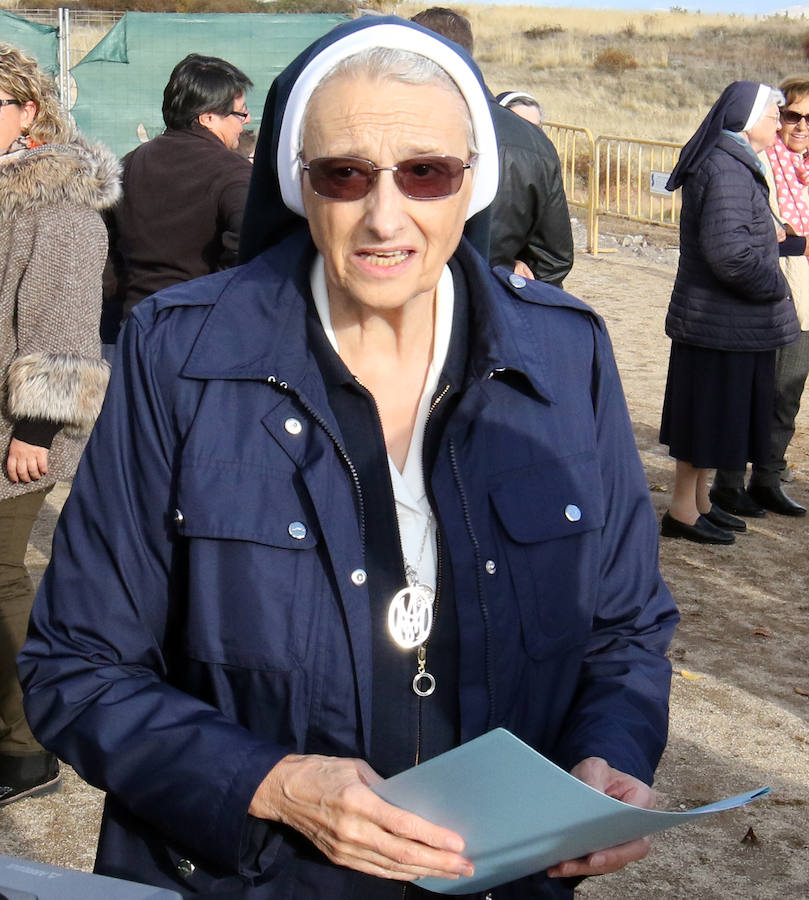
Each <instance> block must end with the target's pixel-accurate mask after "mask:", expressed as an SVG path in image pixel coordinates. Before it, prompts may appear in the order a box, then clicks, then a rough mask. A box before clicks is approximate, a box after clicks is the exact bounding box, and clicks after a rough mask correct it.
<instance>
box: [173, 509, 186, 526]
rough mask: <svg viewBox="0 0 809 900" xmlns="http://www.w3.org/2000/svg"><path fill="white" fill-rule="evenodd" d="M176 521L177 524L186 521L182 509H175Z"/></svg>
mask: <svg viewBox="0 0 809 900" xmlns="http://www.w3.org/2000/svg"><path fill="white" fill-rule="evenodd" d="M174 521H175V522H176V524H177V525H182V524H183V522H185V516H184V515H183V513H182V510H180V509H175V510H174Z"/></svg>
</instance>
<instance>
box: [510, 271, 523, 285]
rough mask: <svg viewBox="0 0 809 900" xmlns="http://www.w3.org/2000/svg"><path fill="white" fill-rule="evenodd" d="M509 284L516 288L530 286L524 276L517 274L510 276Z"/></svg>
mask: <svg viewBox="0 0 809 900" xmlns="http://www.w3.org/2000/svg"><path fill="white" fill-rule="evenodd" d="M508 283H509V284H510V285H511V286H512V287H515V288H524V287H525V286H526V284H528V282H527V281H526V280H525V279H524V278H523V277H522V275H517V274H516V273H515V272H512V273H511V275H509V276H508Z"/></svg>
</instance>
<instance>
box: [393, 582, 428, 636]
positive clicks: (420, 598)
mask: <svg viewBox="0 0 809 900" xmlns="http://www.w3.org/2000/svg"><path fill="white" fill-rule="evenodd" d="M434 600H435V592H434V591H433V589H432V588H431V587H429V586H428V585H426V584H420V583H416V584H409V585H408V586H407V587H404V588H402V589H401V590H400V591H397V592H396V593H395V594H394V595H393V599H392V600H391V601H390V606H389V607H388V631H389V632H390V636H391V637H392V638H393V640H394V641H395V642H396V643H397V644H398V645H399V646H400V647H401V648H402V649H403V650H412V649H413V647H418V646H419V645H420V644H423V643H424V642H425V641H426V640H427V638H428V637H429V636H430V630H431V629H432V627H433V601H434Z"/></svg>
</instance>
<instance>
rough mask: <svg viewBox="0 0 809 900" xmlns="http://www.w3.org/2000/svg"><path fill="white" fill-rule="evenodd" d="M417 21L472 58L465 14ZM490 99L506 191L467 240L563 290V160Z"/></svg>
mask: <svg viewBox="0 0 809 900" xmlns="http://www.w3.org/2000/svg"><path fill="white" fill-rule="evenodd" d="M413 21H414V22H417V23H418V24H419V25H421V26H422V27H424V28H429V29H430V30H431V31H434V32H436V34H440V35H443V36H444V37H445V38H448V39H449V40H451V41H455V43H457V44H460V45H461V46H462V47H463V48H464V50H466V51H467V53H469V55H470V56H471V55H472V53H473V48H474V39H473V36H472V26H471V24H470V23H469V20H468V19H467V18H466V17H465V16H463V15H461V13H459V12H457V11H455V10H453V9H447V8H445V7H441V6H433V7H430V8H429V9H426V10H423V11H422V12H420V13H417V14H416V15H415V16H413ZM487 94H488V97H489V101H490V103H491V105H492V109H491V114H492V119H493V120H494V130H495V134H496V135H497V147H498V150H499V154H500V187H499V188H498V191H497V196H496V197H495V198H494V202H493V203H492V205H491V207H490V208H489V209H487V210H486V211H485V212H483V213H482V214H481V215H480V216H478V217H475V219H473V221H472V222H471V223H470V224H469V226H468V230H467V235H468V236H469V237H470V239H471V240H473V242H474V243H475V245H476V246H477V247H478V249H479V250H480V251H481V252H482V253H483V254H484V255H488V258H489V262H490V263H491V264H492V265H493V266H507V267H508V268H510V269H513V270H514V271H515V272H517V273H518V274H520V275H525V276H527V277H531V278H538V279H539V280H540V281H547V282H548V284H555V285H558V286H560V287H561V285H562V282H563V281H564V279H565V277H566V276H567V273H568V272H569V271H570V270H571V268H572V267H573V233H572V230H571V227H570V212H569V210H568V208H567V197H566V196H565V189H564V185H563V184H562V167H561V164H560V162H559V155H558V154H557V152H556V148H555V147H554V146H553V143H552V142H551V140H550V138H549V137H548V136H547V135H546V134H545V133H544V132H543V131H541V130H540V129H538V128H536V127H535V126H533V125H532V124H531V123H530V122H526V121H525V120H524V119H521V118H520V117H519V116H516V115H515V114H514V113H512V112H510V111H509V110H507V109H505V108H504V107H502V106H500V104H499V103H498V102H497V100H496V99H495V98H494V97H493V96H492V95H491V93H489V92H488V91H487ZM487 232H488V233H487Z"/></svg>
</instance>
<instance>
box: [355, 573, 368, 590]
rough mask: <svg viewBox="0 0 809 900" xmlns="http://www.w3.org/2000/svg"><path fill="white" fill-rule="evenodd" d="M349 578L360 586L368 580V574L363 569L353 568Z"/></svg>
mask: <svg viewBox="0 0 809 900" xmlns="http://www.w3.org/2000/svg"><path fill="white" fill-rule="evenodd" d="M351 580H352V581H353V582H354V584H356V585H357V587H361V586H362V585H363V584H365V582H366V581H367V580H368V575H367V574H366V572H365V569H354V571H353V572H352V573H351Z"/></svg>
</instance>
